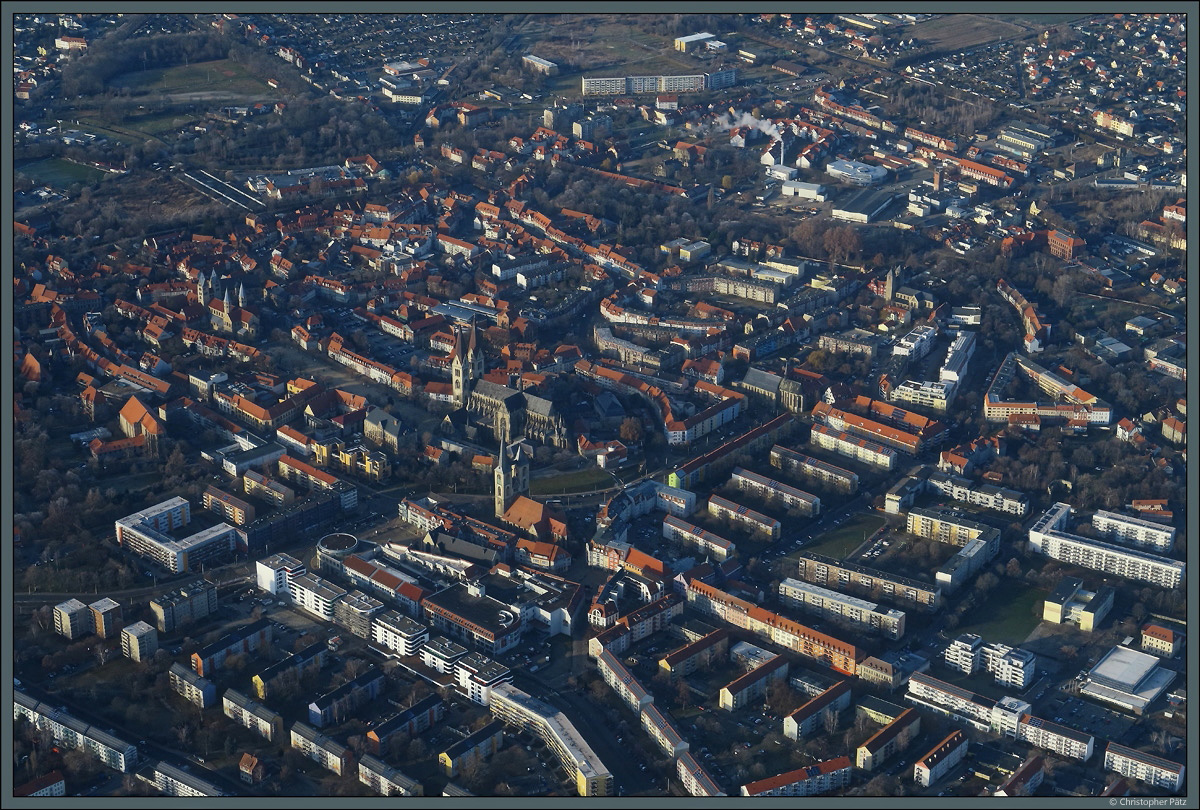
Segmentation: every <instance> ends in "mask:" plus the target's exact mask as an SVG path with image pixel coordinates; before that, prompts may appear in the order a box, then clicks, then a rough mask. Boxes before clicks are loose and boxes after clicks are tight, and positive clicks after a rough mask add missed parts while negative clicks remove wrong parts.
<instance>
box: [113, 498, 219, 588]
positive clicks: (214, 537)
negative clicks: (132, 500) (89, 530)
mask: <svg viewBox="0 0 1200 810" xmlns="http://www.w3.org/2000/svg"><path fill="white" fill-rule="evenodd" d="M190 522H191V508H190V506H189V505H188V502H187V500H186V499H184V498H178V497H177V498H171V499H169V500H166V501H163V502H162V503H159V504H155V505H154V506H150V507H147V508H146V509H143V510H141V511H140V512H134V513H133V514H132V515H128V516H126V517H123V518H120V519H119V520H117V521H116V533H117V543H118V544H119V545H122V546H124V547H125V548H127V549H128V550H129V551H131V552H133V553H134V554H137V555H139V556H142V557H145V558H147V559H149V560H151V561H152V562H154V563H157V564H158V565H161V566H162V567H163V568H166V569H167V570H168V571H170V572H171V573H173V574H179V573H183V572H184V571H189V570H193V569H198V568H199V567H200V566H201V564H202V563H205V562H209V561H212V560H219V559H222V558H224V557H227V556H229V555H230V554H232V553H233V550H234V547H235V545H236V544H237V540H238V535H237V529H235V528H234V527H233V526H230V525H229V524H228V523H219V524H217V525H216V526H210V527H208V528H207V529H202V530H200V531H198V532H196V533H194V534H192V535H189V536H187V537H182V538H176V537H174V536H172V535H171V534H170V532H172V531H174V530H175V529H179V528H182V527H184V526H186V525H187V524H188V523H190Z"/></svg>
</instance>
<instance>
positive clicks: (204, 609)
mask: <svg viewBox="0 0 1200 810" xmlns="http://www.w3.org/2000/svg"><path fill="white" fill-rule="evenodd" d="M216 609H217V588H216V586H215V585H212V584H210V583H207V582H205V581H203V580H196V581H195V582H192V583H190V584H188V585H184V586H182V587H181V588H179V589H178V590H175V591H171V592H170V593H165V594H162V595H161V596H157V597H155V598H154V599H151V600H150V612H151V613H153V614H154V623H155V626H156V627H157V628H158V632H160V633H172V632H174V631H175V630H176V629H177V628H180V627H187V626H188V625H190V624H192V623H193V622H197V621H199V620H201V619H204V618H207V617H208V616H210V615H211V614H212V613H213V612H215V611H216Z"/></svg>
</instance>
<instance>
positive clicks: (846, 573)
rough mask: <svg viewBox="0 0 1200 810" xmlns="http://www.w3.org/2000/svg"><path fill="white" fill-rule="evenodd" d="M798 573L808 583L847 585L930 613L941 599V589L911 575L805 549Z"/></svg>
mask: <svg viewBox="0 0 1200 810" xmlns="http://www.w3.org/2000/svg"><path fill="white" fill-rule="evenodd" d="M796 566H797V574H798V576H799V577H800V579H803V580H804V581H805V582H812V583H814V584H816V585H824V586H826V587H832V586H835V585H836V586H837V587H838V588H842V589H844V588H846V587H848V586H852V587H856V588H860V589H863V590H865V591H867V592H869V593H871V594H872V596H874V595H876V594H878V596H879V597H880V598H883V599H886V600H888V601H889V602H892V603H893V604H898V605H904V606H906V607H909V606H912V607H919V608H921V609H923V610H925V611H927V612H929V613H932V612H934V611H936V610H937V609H938V607H939V606H940V605H941V601H942V589H941V588H940V587H939V586H937V585H931V584H929V583H927V582H922V581H920V580H916V579H909V578H908V577H902V576H898V575H896V574H891V573H888V572H886V571H880V570H879V569H877V568H869V567H867V566H865V565H859V564H858V563H854V562H844V561H841V560H837V559H835V558H833V557H827V556H825V555H823V554H815V553H812V552H804V553H802V554H800V556H799V557H797V558H796Z"/></svg>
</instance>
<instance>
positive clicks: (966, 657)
mask: <svg viewBox="0 0 1200 810" xmlns="http://www.w3.org/2000/svg"><path fill="white" fill-rule="evenodd" d="M942 660H944V661H945V662H946V666H948V667H950V668H951V669H953V670H955V671H956V672H961V673H963V674H964V675H972V674H974V673H975V671H976V670H977V669H979V664H980V662H981V661H982V660H983V639H982V638H980V637H979V636H977V635H975V634H974V633H964V634H962V635H961V636H959V637H958V638H956V639H954V641H952V642H950V645H949V646H947V647H946V650H945V652H944V653H942Z"/></svg>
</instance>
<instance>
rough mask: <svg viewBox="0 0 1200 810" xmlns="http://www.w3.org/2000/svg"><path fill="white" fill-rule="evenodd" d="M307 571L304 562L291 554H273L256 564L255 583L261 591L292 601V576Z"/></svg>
mask: <svg viewBox="0 0 1200 810" xmlns="http://www.w3.org/2000/svg"><path fill="white" fill-rule="evenodd" d="M307 571H308V569H307V568H306V567H305V566H304V563H302V562H300V561H299V560H297V559H296V558H295V557H293V556H291V555H290V554H272V555H271V556H270V557H267V558H266V559H265V560H259V561H258V562H256V563H255V564H254V574H255V584H256V585H257V586H258V589H259V590H260V591H266V592H267V593H269V594H273V595H274V596H276V597H279V598H280V599H286V600H287V601H289V602H290V601H291V600H292V589H291V582H292V578H293V577H298V576H300V575H301V574H304V573H306V572H307Z"/></svg>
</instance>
